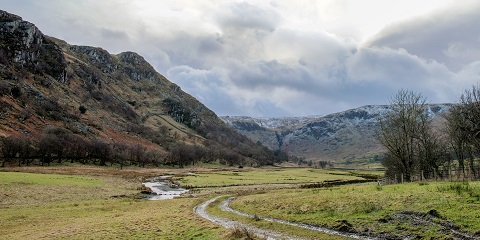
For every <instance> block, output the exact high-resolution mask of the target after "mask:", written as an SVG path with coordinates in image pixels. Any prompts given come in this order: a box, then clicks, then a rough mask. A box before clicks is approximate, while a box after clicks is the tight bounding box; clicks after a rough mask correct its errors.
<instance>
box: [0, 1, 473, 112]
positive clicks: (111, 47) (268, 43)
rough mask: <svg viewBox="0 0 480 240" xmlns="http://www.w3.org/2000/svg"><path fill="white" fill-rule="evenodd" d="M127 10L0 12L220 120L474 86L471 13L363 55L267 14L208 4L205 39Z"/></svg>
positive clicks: (20, 6)
mask: <svg viewBox="0 0 480 240" xmlns="http://www.w3.org/2000/svg"><path fill="white" fill-rule="evenodd" d="M130 2H131V1H126V0H125V1H122V2H121V4H119V3H118V2H117V1H107V0H104V1H93V0H85V1H63V0H16V1H10V0H0V5H2V7H4V6H5V8H4V9H5V10H7V11H12V12H13V13H16V14H18V15H20V16H22V17H24V18H25V19H27V20H29V21H32V22H34V23H36V24H37V25H38V26H39V27H40V28H41V30H42V31H43V32H44V33H47V34H50V35H53V36H56V37H59V38H63V39H64V40H66V41H68V42H70V43H73V44H82V45H93V46H98V47H102V48H105V49H107V50H108V51H110V52H112V53H116V52H120V51H127V50H131V51H136V52H138V53H140V54H141V55H143V56H145V58H146V59H147V60H148V61H149V62H150V63H151V64H152V65H153V66H154V67H155V68H156V69H157V70H159V72H160V73H163V74H165V75H166V76H167V77H168V78H169V79H170V80H172V81H174V82H175V83H177V84H178V85H180V86H181V87H182V89H183V90H185V91H187V92H188V93H190V94H192V95H193V96H194V97H196V98H198V99H199V100H200V101H202V102H203V103H204V104H206V105H207V106H208V107H210V108H211V109H212V110H214V111H215V112H216V113H217V114H220V115H252V116H288V115H289V116H292V115H316V114H327V113H331V112H336V111H341V110H345V109H347V108H353V107H359V106H361V105H365V104H384V103H387V102H388V98H389V96H391V95H393V94H394V93H395V92H396V91H397V90H398V89H400V88H405V89H411V90H414V91H418V92H422V93H424V94H425V95H426V96H428V97H429V99H430V100H431V101H432V102H439V101H455V100H456V99H457V98H458V94H459V93H460V92H461V91H462V90H463V89H465V88H468V87H470V86H471V85H472V84H474V83H475V81H477V80H478V79H480V61H477V60H478V58H480V57H479V56H480V44H478V41H479V37H480V30H478V28H477V26H476V25H475V24H474V23H476V22H480V21H478V20H480V19H479V18H480V17H478V16H476V15H480V14H475V13H476V12H477V10H476V9H478V8H477V7H475V6H478V5H469V6H474V7H472V8H471V9H470V10H463V12H462V14H461V15H457V16H456V17H454V15H453V14H450V13H448V14H447V13H446V14H444V16H440V15H438V14H437V15H433V16H431V17H432V19H433V20H431V21H430V20H428V19H427V18H425V19H423V20H416V21H415V22H407V23H402V24H398V25H395V26H391V27H389V28H388V29H386V30H385V31H383V32H382V33H381V34H379V35H378V36H377V37H376V38H375V39H374V40H373V41H372V42H371V43H370V45H367V46H366V47H361V46H359V44H358V43H355V42H351V41H348V40H345V39H342V38H339V37H336V36H334V35H331V34H329V33H327V32H325V31H323V30H321V29H318V30H317V31H311V30H308V31H307V30H301V29H294V28H288V27H286V26H285V25H283V24H282V21H283V19H282V16H280V15H279V14H278V13H277V12H276V10H275V8H274V7H272V6H269V5H265V6H257V5H254V4H251V3H247V2H237V3H235V2H234V3H228V4H226V5H223V6H222V7H221V8H218V6H216V5H214V3H210V5H211V6H209V7H207V8H205V9H209V11H210V12H208V11H207V12H205V13H203V14H204V16H206V15H209V14H210V15H212V16H213V17H211V18H213V20H212V19H211V18H208V17H205V18H202V20H205V21H211V22H208V23H207V25H209V26H210V25H212V26H214V27H213V28H205V29H203V28H201V27H200V25H201V24H202V23H201V22H200V21H199V22H198V23H197V25H192V26H189V27H190V29H189V28H185V26H184V25H182V26H180V27H178V28H177V26H176V25H175V24H174V23H175V22H174V21H173V22H172V24H170V25H169V24H167V22H165V21H163V20H164V16H162V15H159V16H158V19H157V20H158V22H161V23H164V25H161V24H160V25H158V26H157V25H155V23H156V22H155V23H152V22H151V21H150V22H149V21H146V20H145V19H143V18H142V16H141V15H139V14H138V13H136V12H135V11H133V10H131V9H132V5H131V3H130ZM285 3H288V2H287V1H285ZM211 9H214V10H211ZM200 10H204V9H200ZM220 11H222V12H220ZM457 12H458V11H457ZM52 16H55V17H52ZM144 20H145V21H144ZM150 20H152V19H150ZM171 20H175V19H171ZM187 25H188V24H187ZM212 29H213V30H212ZM477 50H478V51H479V53H478V54H477V52H476V51H477ZM451 69H454V70H455V71H452V70H451Z"/></svg>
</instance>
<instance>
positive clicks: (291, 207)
mask: <svg viewBox="0 0 480 240" xmlns="http://www.w3.org/2000/svg"><path fill="white" fill-rule="evenodd" d="M455 184H456V183H449V182H442V183H428V184H418V183H410V184H402V185H390V186H383V187H377V186H376V184H358V185H349V186H341V187H335V188H324V189H287V190H276V191H269V192H265V193H262V194H256V195H250V196H240V197H238V199H237V200H235V201H234V202H232V207H233V208H236V209H238V210H241V211H245V212H248V213H255V214H258V215H261V216H269V217H273V218H279V219H285V220H288V221H294V222H301V223H308V224H313V225H320V226H326V227H329V228H334V227H335V226H336V225H338V224H339V221H341V220H346V221H348V222H349V223H351V224H352V225H353V226H354V228H355V229H357V231H359V232H365V231H374V232H377V233H380V232H386V233H389V234H390V235H393V236H395V235H397V236H407V235H409V234H413V235H418V236H420V237H422V238H430V237H432V238H436V239H437V238H445V237H448V234H446V233H444V232H442V231H441V227H439V226H433V225H432V226H431V225H428V226H421V225H418V224H417V225H415V224H411V223H409V222H408V221H396V220H392V219H394V215H395V214H397V213H400V212H405V211H412V212H419V213H426V212H428V211H430V210H436V211H437V212H438V213H439V214H440V215H441V216H442V218H444V220H445V221H452V222H454V223H455V224H456V225H458V226H459V227H461V228H462V229H464V230H466V231H468V232H470V233H471V234H473V233H475V232H477V231H479V230H480V228H479V225H480V221H479V219H480V201H479V200H478V195H477V193H480V191H479V190H478V189H480V183H479V182H473V183H470V184H469V188H470V189H476V190H465V191H460V192H459V191H457V190H456V189H458V187H456V186H453V187H450V186H451V185H455ZM385 219H387V220H386V221H385ZM388 219H390V220H388ZM434 221H443V220H438V219H435V220H434Z"/></svg>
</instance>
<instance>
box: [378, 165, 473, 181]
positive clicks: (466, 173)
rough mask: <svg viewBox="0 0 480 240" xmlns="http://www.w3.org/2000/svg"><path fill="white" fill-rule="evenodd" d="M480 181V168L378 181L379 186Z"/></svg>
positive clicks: (432, 172)
mask: <svg viewBox="0 0 480 240" xmlns="http://www.w3.org/2000/svg"><path fill="white" fill-rule="evenodd" d="M476 180H480V166H475V167H465V169H441V170H438V171H414V172H412V173H410V174H405V173H404V174H401V173H399V174H391V175H390V176H385V177H384V178H380V179H379V180H378V184H379V185H382V186H384V185H390V184H400V183H405V182H422V181H452V182H453V181H476Z"/></svg>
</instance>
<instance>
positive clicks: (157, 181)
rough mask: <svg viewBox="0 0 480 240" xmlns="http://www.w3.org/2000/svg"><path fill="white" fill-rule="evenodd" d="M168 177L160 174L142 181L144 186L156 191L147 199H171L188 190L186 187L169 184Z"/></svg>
mask: <svg viewBox="0 0 480 240" xmlns="http://www.w3.org/2000/svg"><path fill="white" fill-rule="evenodd" d="M169 177H170V176H161V177H157V178H153V179H148V180H147V182H144V183H143V185H144V186H145V187H147V188H150V189H151V190H152V192H154V193H156V195H150V196H149V197H148V200H166V199H173V198H174V197H178V196H180V195H182V194H184V193H186V192H188V190H186V189H183V188H177V187H172V186H170V185H169V183H168V180H167V179H168V178H169Z"/></svg>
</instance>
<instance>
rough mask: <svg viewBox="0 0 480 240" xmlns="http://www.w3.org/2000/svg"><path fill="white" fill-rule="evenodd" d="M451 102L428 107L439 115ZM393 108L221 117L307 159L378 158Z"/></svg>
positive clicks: (266, 142) (250, 134)
mask: <svg viewBox="0 0 480 240" xmlns="http://www.w3.org/2000/svg"><path fill="white" fill-rule="evenodd" d="M449 106H450V105H449V104H432V105H429V110H428V111H429V114H430V116H431V117H433V118H437V119H439V118H440V116H441V114H442V113H443V112H444V111H446V110H447V109H448V108H449ZM390 110H391V107H390V106H388V105H378V106H373V105H369V106H363V107H360V108H356V109H351V110H347V111H344V112H340V113H335V114H330V115H327V116H323V117H320V116H313V117H297V118H269V119H267V118H250V117H221V118H222V120H223V121H225V122H226V123H227V124H229V125H230V126H232V127H233V128H235V129H237V131H238V132H240V133H242V134H243V135H245V136H247V137H249V138H250V139H252V140H253V141H260V142H261V143H263V144H264V145H266V146H268V147H269V148H270V149H272V150H283V151H285V152H287V153H289V154H292V155H296V156H299V157H304V158H306V160H312V161H332V162H338V161H341V162H349V161H353V160H358V159H362V160H365V161H368V160H370V161H374V160H377V159H378V155H379V154H381V153H382V151H383V150H382V147H381V146H380V144H379V143H378V142H377V141H376V139H375V131H376V127H377V124H378V121H379V119H381V118H382V117H385V116H386V114H387V113H388V112H389V111H390Z"/></svg>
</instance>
